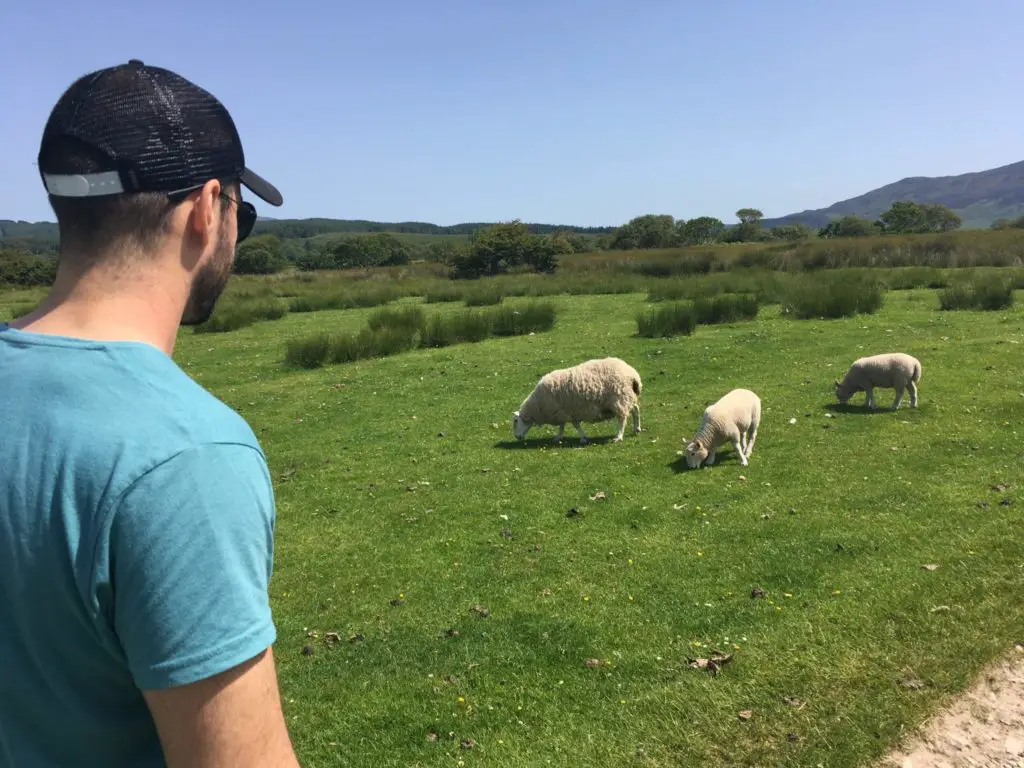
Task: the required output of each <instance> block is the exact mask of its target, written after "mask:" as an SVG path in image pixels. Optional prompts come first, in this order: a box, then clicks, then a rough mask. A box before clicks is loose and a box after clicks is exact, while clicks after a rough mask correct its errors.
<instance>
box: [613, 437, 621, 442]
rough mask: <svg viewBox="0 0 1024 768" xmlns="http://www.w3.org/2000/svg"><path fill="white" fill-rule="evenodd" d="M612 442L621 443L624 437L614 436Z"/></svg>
mask: <svg viewBox="0 0 1024 768" xmlns="http://www.w3.org/2000/svg"><path fill="white" fill-rule="evenodd" d="M612 442H613V443H621V442H622V438H621V437H613V438H612Z"/></svg>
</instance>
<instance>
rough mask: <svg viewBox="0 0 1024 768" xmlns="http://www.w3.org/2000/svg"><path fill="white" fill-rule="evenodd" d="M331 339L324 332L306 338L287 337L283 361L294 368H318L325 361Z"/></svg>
mask: <svg viewBox="0 0 1024 768" xmlns="http://www.w3.org/2000/svg"><path fill="white" fill-rule="evenodd" d="M330 348H331V340H330V338H328V336H327V334H326V333H321V334H318V335H316V336H310V337H309V338H308V339H289V341H288V345H287V346H286V347H285V353H284V361H285V363H287V364H288V365H290V366H292V367H294V368H319V367H320V366H321V365H323V364H324V363H325V362H327V356H328V354H329V352H330Z"/></svg>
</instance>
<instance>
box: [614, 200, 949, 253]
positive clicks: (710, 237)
mask: <svg viewBox="0 0 1024 768" xmlns="http://www.w3.org/2000/svg"><path fill="white" fill-rule="evenodd" d="M736 218H737V219H738V222H737V223H736V224H733V225H731V226H728V225H726V224H725V222H723V221H722V220H721V219H716V218H714V217H713V216H698V217H697V218H695V219H689V220H685V219H674V218H673V217H672V216H668V215H657V214H646V215H643V216H637V217H636V218H634V219H632V220H631V221H629V222H628V223H626V224H624V225H622V226H621V227H619V228H618V229H617V230H615V233H614V234H613V235H612V237H611V240H610V242H609V245H608V247H609V248H611V249H617V250H624V251H631V250H636V249H643V248H677V247H680V246H689V245H709V244H711V243H758V242H769V241H772V240H776V241H787V242H793V241H799V240H809V239H811V238H813V237H821V238H834V237H867V236H869V235H886V234H893V235H910V234H928V233H934V232H950V231H952V230H955V229H959V228H960V226H961V224H962V223H963V222H962V221H961V219H960V217H959V216H958V215H957V214H956V213H955V212H954V211H952V210H951V209H949V208H948V207H946V206H944V205H938V204H930V203H915V202H913V201H910V200H901V201H898V202H895V203H893V204H892V206H891V207H890V208H889V209H888V210H887V211H885V212H884V213H883V214H882V215H881V216H879V217H878V219H876V220H871V219H867V218H863V217H860V216H843V217H842V218H838V219H834V220H833V221H830V222H829V223H828V224H827V225H826V226H824V227H821V228H820V229H817V230H815V229H812V228H811V227H809V226H807V225H806V224H803V223H801V222H787V223H784V224H779V225H778V226H775V227H771V228H767V227H764V226H763V225H762V220H763V219H764V214H763V213H761V211H759V210H758V209H757V208H741V209H740V210H738V211H736Z"/></svg>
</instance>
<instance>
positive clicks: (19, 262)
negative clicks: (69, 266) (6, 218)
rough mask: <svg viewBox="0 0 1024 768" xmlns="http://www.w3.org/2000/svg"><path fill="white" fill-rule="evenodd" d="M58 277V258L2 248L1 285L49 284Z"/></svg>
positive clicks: (0, 261)
mask: <svg viewBox="0 0 1024 768" xmlns="http://www.w3.org/2000/svg"><path fill="white" fill-rule="evenodd" d="M56 277H57V259H54V258H50V257H48V256H35V255H33V254H30V253H25V252H24V251H19V250H14V249H9V248H0V285H2V284H4V283H9V284H11V285H25V286H32V285H46V286H48V285H52V284H53V281H54V279H55V278H56Z"/></svg>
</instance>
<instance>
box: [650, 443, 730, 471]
mask: <svg viewBox="0 0 1024 768" xmlns="http://www.w3.org/2000/svg"><path fill="white" fill-rule="evenodd" d="M731 465H736V466H742V465H741V464H740V457H739V456H738V455H737V454H736V452H735V451H734V450H733V449H732V448H724V449H719V451H718V453H716V454H715V463H714V464H712V465H711V467H710V469H714V468H715V467H721V466H731ZM705 467H706V465H704V464H701V465H700V466H699V467H694V468H693V469H690V467H689V466H687V464H686V457H685V456H676V458H675V460H674V461H670V462H669V464H668V468H669V469H671V470H672V471H673V472H674V473H675V474H677V475H681V474H683V473H684V472H700V471H701V470H702V469H704V468H705Z"/></svg>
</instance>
